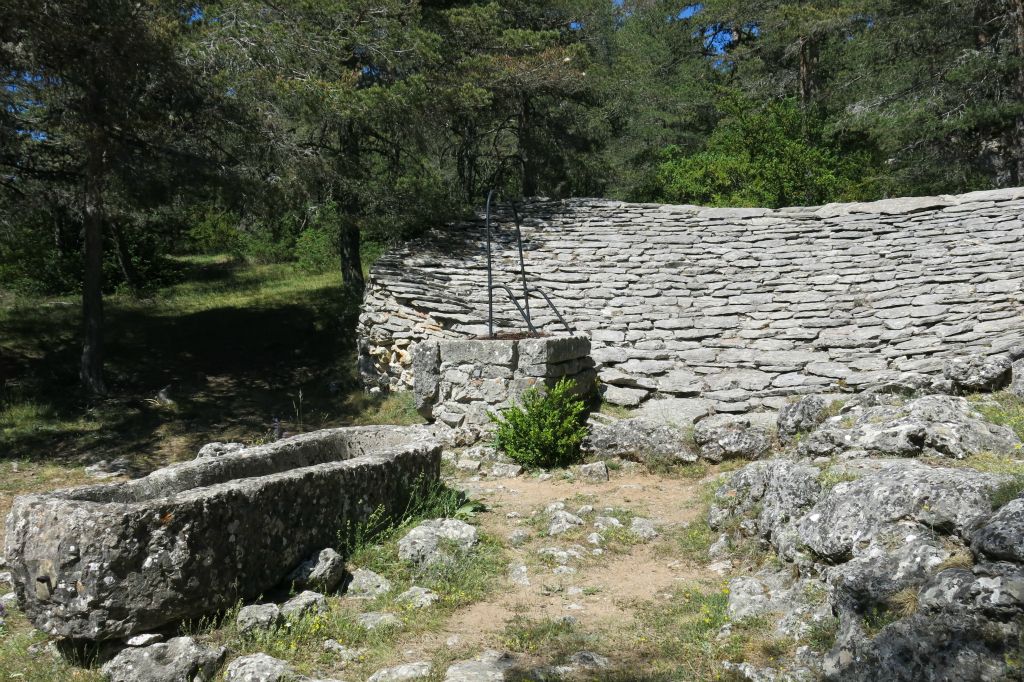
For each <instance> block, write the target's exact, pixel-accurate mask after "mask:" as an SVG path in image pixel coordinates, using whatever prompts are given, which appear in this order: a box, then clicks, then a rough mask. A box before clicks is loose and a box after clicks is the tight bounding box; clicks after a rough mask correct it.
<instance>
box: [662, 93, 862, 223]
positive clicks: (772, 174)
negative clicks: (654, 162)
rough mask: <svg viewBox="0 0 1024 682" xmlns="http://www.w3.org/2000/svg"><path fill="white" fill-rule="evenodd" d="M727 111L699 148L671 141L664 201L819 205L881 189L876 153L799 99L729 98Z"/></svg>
mask: <svg viewBox="0 0 1024 682" xmlns="http://www.w3.org/2000/svg"><path fill="white" fill-rule="evenodd" d="M721 113H722V114H723V118H722V119H721V120H720V121H719V122H718V125H717V127H716V128H715V130H714V132H712V133H711V135H710V136H709V137H708V138H707V140H706V141H705V144H704V148H703V149H700V150H696V151H690V152H689V153H688V152H687V151H686V150H683V149H680V148H679V147H676V146H669V147H667V148H665V149H664V150H662V153H661V163H660V164H659V165H658V171H657V179H656V186H657V193H658V195H659V197H658V198H659V199H660V200H664V201H670V202H677V203H695V204H701V205H707V206H768V207H772V208H779V207H782V206H792V205H808V206H809V205H815V204H822V203H826V202H828V201H853V200H858V199H861V198H864V197H870V196H873V195H874V194H875V193H876V192H875V191H874V190H873V189H872V188H871V186H870V183H871V173H872V168H873V165H872V159H871V157H870V155H868V154H866V153H865V152H863V151H860V152H848V151H845V150H844V149H842V147H841V145H839V144H837V143H836V142H835V141H833V140H831V139H828V136H827V135H826V134H825V132H824V130H823V128H822V126H821V122H820V121H818V120H816V119H814V118H813V117H810V116H809V115H808V114H806V113H805V112H804V111H803V110H802V109H801V108H800V106H799V105H798V104H797V103H796V102H795V101H793V100H781V101H777V102H771V103H769V104H767V105H765V104H762V103H759V102H751V101H747V100H743V99H741V98H736V97H732V98H726V99H725V100H724V101H723V103H722V105H721Z"/></svg>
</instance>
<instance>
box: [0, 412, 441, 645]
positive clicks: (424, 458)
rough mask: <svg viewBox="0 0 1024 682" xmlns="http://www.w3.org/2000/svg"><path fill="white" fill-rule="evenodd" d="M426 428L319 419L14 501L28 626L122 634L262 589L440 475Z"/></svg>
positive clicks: (10, 546) (14, 541) (15, 546)
mask: <svg viewBox="0 0 1024 682" xmlns="http://www.w3.org/2000/svg"><path fill="white" fill-rule="evenodd" d="M440 455H441V447H440V445H439V444H438V443H437V442H436V441H434V440H433V439H432V438H431V432H430V430H429V429H427V428H425V427H389V426H369V427H354V428H342V429H329V430H325V431H318V432H315V433H309V434H303V435H300V436H295V437H293V438H288V439H285V440H281V441H278V442H276V443H272V444H269V445H264V446H259V447H252V448H247V449H244V450H240V451H238V452H234V453H231V454H227V455H223V456H221V457H215V458H210V459H199V460H196V461H193V462H188V463H185V464H178V465H174V466H169V467H166V468H164V469H159V470H157V471H155V472H153V473H151V474H150V475H148V476H146V477H145V478H141V479H137V480H134V481H129V482H125V483H114V484H107V485H97V486H88V487H82V488H73V489H69V490H61V491H56V492H52V493H47V494H42V495H25V496H22V497H18V498H17V499H16V500H15V501H14V506H13V508H12V510H11V513H10V516H8V518H7V541H6V556H7V559H8V561H9V563H10V568H11V572H12V575H13V579H14V583H15V590H16V592H17V595H18V599H19V601H20V603H21V607H22V609H23V610H24V612H25V613H26V615H27V616H28V617H29V618H30V619H31V620H32V622H33V623H34V624H35V625H36V627H38V628H39V629H41V630H43V631H45V632H47V633H49V634H51V635H56V636H61V637H68V638H72V639H83V640H106V639H116V638H122V637H128V636H131V635H134V634H137V633H140V632H145V631H148V630H153V629H156V628H159V627H161V626H164V625H167V624H170V623H173V622H176V621H180V620H182V619H187V618H198V617H200V616H202V615H204V614H209V613H213V612H216V611H217V610H220V609H223V608H226V607H230V606H232V605H234V604H235V603H236V602H237V601H238V600H249V599H254V598H257V597H259V596H260V595H261V594H264V593H266V592H267V591H269V590H271V589H272V588H274V587H275V586H277V585H279V584H280V583H281V582H282V580H284V579H285V578H286V576H287V575H288V573H289V572H290V571H291V570H292V569H293V568H295V567H296V565H298V564H299V563H300V562H302V561H303V560H304V559H306V558H307V557H309V556H310V555H311V554H312V553H314V552H316V551H317V550H320V549H321V548H323V547H330V546H338V544H339V541H340V540H341V539H342V538H343V537H344V535H345V534H346V530H348V531H351V530H352V529H353V527H354V526H356V525H357V524H359V523H360V522H362V521H364V520H366V519H367V517H368V516H369V515H370V514H373V513H374V511H375V510H377V509H378V508H383V509H384V510H385V511H386V512H387V513H388V514H394V513H401V512H402V511H404V509H405V508H406V504H407V502H408V500H409V497H410V495H411V494H412V493H413V492H414V490H415V489H416V487H417V486H423V485H427V484H430V483H431V482H433V481H436V480H437V479H438V477H439V474H440Z"/></svg>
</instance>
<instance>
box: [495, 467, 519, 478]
mask: <svg viewBox="0 0 1024 682" xmlns="http://www.w3.org/2000/svg"><path fill="white" fill-rule="evenodd" d="M521 473H523V467H522V466H520V465H519V464H492V465H491V471H490V473H489V475H490V476H492V477H494V478H515V477H516V476H519V475H520V474H521Z"/></svg>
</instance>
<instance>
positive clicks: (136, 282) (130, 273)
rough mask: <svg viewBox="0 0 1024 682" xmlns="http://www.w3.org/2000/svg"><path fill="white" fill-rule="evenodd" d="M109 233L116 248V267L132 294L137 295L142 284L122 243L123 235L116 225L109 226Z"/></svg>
mask: <svg viewBox="0 0 1024 682" xmlns="http://www.w3.org/2000/svg"><path fill="white" fill-rule="evenodd" d="M110 232H111V235H112V236H113V237H114V246H116V247H117V265H118V267H120V268H121V274H122V275H123V276H124V281H125V283H126V284H127V285H128V287H129V288H130V289H131V290H132V292H134V293H138V292H139V290H140V289H141V284H142V282H141V281H140V279H139V273H138V272H137V271H136V270H135V265H134V264H133V263H132V254H131V251H130V250H129V249H128V245H127V244H126V243H125V241H124V234H123V233H122V232H121V228H120V226H118V225H117V224H116V223H112V224H111V225H110Z"/></svg>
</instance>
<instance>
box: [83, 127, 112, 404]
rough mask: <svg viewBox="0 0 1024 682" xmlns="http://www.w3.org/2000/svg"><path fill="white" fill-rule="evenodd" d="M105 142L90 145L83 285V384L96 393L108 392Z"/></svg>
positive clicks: (85, 206) (85, 192)
mask: <svg viewBox="0 0 1024 682" xmlns="http://www.w3.org/2000/svg"><path fill="white" fill-rule="evenodd" d="M104 156H105V151H104V149H103V145H102V143H101V142H99V141H94V142H93V144H90V145H89V158H88V161H87V162H86V168H85V183H84V184H85V186H84V192H83V195H84V196H83V198H84V214H85V220H84V223H85V224H84V228H85V242H84V247H83V248H84V257H85V277H84V283H83V284H84V286H83V288H82V319H83V326H84V340H83V343H82V366H81V370H80V373H79V376H80V378H81V380H82V386H83V387H84V388H85V390H86V391H88V392H89V393H92V394H94V395H102V394H104V393H106V390H107V389H106V386H105V385H104V383H103V176H104V173H105V171H104V166H105V164H106V159H105V158H104Z"/></svg>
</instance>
